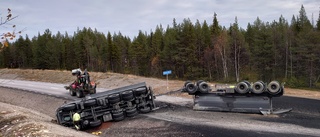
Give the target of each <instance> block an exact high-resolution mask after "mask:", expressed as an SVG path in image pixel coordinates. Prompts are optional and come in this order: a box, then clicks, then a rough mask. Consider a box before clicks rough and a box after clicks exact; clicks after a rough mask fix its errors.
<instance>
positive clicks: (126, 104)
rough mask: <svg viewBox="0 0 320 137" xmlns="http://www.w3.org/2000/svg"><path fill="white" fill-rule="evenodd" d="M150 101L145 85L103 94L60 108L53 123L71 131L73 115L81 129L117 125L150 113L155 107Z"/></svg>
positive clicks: (93, 95) (139, 84)
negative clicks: (116, 122) (127, 119)
mask: <svg viewBox="0 0 320 137" xmlns="http://www.w3.org/2000/svg"><path fill="white" fill-rule="evenodd" d="M154 98H155V97H154V94H153V91H152V88H151V87H147V86H146V83H145V82H142V83H138V84H133V85H129V86H124V87H120V88H116V89H112V90H107V91H104V92H99V93H96V94H92V95H87V96H86V97H85V98H82V99H79V100H75V101H71V102H68V103H66V104H63V105H62V106H60V107H59V108H58V109H57V110H56V117H57V122H58V123H59V124H60V125H63V126H67V127H74V123H73V120H72V116H73V114H75V113H78V114H80V116H81V120H80V126H81V129H86V128H90V127H95V126H99V125H100V124H101V123H102V122H106V121H121V120H123V119H125V117H133V116H136V115H138V114H139V113H148V112H150V111H151V110H153V109H154V108H155V107H156V105H155V102H154Z"/></svg>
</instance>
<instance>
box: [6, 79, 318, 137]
mask: <svg viewBox="0 0 320 137" xmlns="http://www.w3.org/2000/svg"><path fill="white" fill-rule="evenodd" d="M0 83H1V84H0V85H1V86H3V87H9V88H18V89H22V90H27V91H32V92H35V93H41V94H46V95H51V96H56V97H63V98H69V99H77V98H75V97H71V96H70V95H69V94H68V92H67V91H66V90H65V89H64V88H63V86H64V85H62V84H54V83H44V82H31V81H19V80H3V79H0ZM151 86H152V85H151ZM105 90H106V89H99V90H98V92H101V91H105ZM157 100H158V101H159V100H160V102H157V104H158V105H159V106H160V108H159V109H157V110H154V111H153V112H151V113H148V114H141V115H138V116H136V117H134V118H127V119H125V120H124V121H120V122H112V123H109V124H110V125H111V126H109V127H108V128H103V129H100V130H102V131H103V135H102V136H249V137H251V136H252V137H253V136H254V137H257V136H274V137H276V136H277V137H278V136H288V137H289V136H290V137H292V136H299V137H300V136H320V100H316V99H306V98H298V97H289V96H282V97H278V98H274V100H273V104H274V107H275V108H293V110H292V111H291V112H289V113H284V114H279V115H268V116H263V115H260V114H246V113H227V112H212V111H193V110H192V100H190V99H182V98H176V97H170V96H159V97H158V98H157ZM168 102H169V103H168Z"/></svg>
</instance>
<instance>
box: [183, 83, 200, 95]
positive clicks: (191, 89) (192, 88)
mask: <svg viewBox="0 0 320 137" xmlns="http://www.w3.org/2000/svg"><path fill="white" fill-rule="evenodd" d="M197 88H198V87H197V86H196V85H194V84H193V83H188V84H187V85H186V88H185V89H186V91H187V92H188V93H189V94H190V95H194V94H195V93H196V92H197Z"/></svg>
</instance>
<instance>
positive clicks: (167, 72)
mask: <svg viewBox="0 0 320 137" xmlns="http://www.w3.org/2000/svg"><path fill="white" fill-rule="evenodd" d="M171 73H172V71H171V70H166V71H163V72H162V74H163V75H166V77H167V89H169V86H168V75H169V74H171Z"/></svg>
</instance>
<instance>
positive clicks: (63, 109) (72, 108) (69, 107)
mask: <svg viewBox="0 0 320 137" xmlns="http://www.w3.org/2000/svg"><path fill="white" fill-rule="evenodd" d="M75 108H76V105H75V104H68V105H65V106H63V107H62V111H64V112H69V111H71V110H74V109H75Z"/></svg>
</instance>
